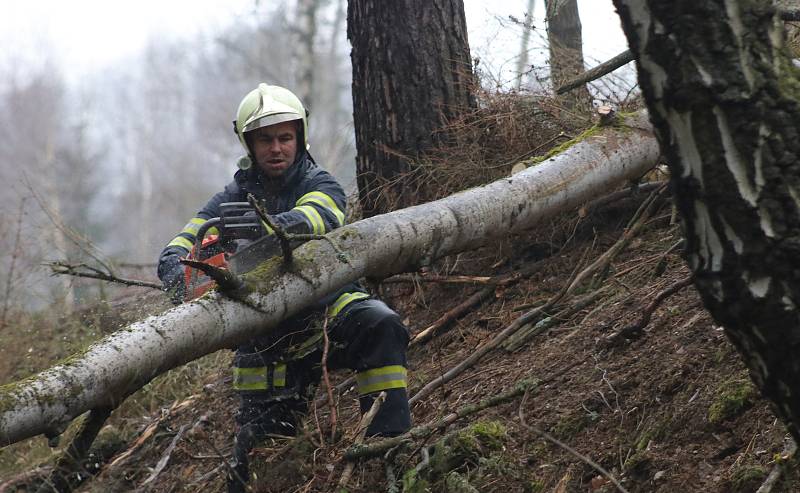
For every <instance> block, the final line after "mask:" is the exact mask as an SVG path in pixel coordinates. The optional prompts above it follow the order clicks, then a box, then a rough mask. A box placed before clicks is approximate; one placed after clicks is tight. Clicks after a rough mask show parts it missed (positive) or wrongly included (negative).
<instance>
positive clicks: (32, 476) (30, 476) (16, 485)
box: [0, 466, 53, 493]
mask: <svg viewBox="0 0 800 493" xmlns="http://www.w3.org/2000/svg"><path fill="white" fill-rule="evenodd" d="M52 471H53V466H40V467H37V468H36V469H33V470H31V471H25V472H22V473H20V474H18V475H16V476H14V477H11V478H8V479H5V480H4V482H3V483H0V493H16V492H17V491H28V490H30V486H32V485H31V483H33V482H36V481H45V482H46V480H47V478H48V477H49V476H50V474H51V473H52ZM12 488H13V489H12ZM23 488H24V489H23Z"/></svg>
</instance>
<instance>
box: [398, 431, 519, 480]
mask: <svg viewBox="0 0 800 493" xmlns="http://www.w3.org/2000/svg"><path fill="white" fill-rule="evenodd" d="M507 439H508V430H507V428H506V427H505V425H503V424H502V423H501V422H499V421H478V422H476V423H474V424H472V425H470V426H468V427H467V428H464V429H462V430H459V431H457V432H455V433H451V434H449V435H447V436H445V437H443V438H442V439H440V440H439V441H437V442H436V443H435V444H434V446H433V452H432V454H431V459H430V463H429V464H428V465H427V467H422V468H414V469H411V470H409V471H406V473H405V474H404V475H403V480H402V483H403V491H404V492H406V493H422V492H426V491H442V490H443V489H444V488H445V486H446V488H448V489H447V490H446V491H459V492H472V491H477V490H475V489H474V487H473V486H472V484H470V483H471V482H474V481H473V480H474V479H480V478H481V477H482V475H484V474H487V473H493V472H494V473H496V472H498V471H506V470H507V465H506V462H505V461H504V460H503V459H502V457H500V456H499V452H501V451H502V450H503V446H504V443H505V441H506V440H507ZM467 471H469V472H467ZM454 473H456V474H455V475H454ZM470 488H472V489H470Z"/></svg>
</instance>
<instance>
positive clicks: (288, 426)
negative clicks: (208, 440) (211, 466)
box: [227, 396, 307, 493]
mask: <svg viewBox="0 0 800 493" xmlns="http://www.w3.org/2000/svg"><path fill="white" fill-rule="evenodd" d="M241 397H242V398H241V401H240V407H239V412H238V414H237V416H236V421H237V423H238V428H239V431H238V432H237V433H236V441H235V442H234V446H233V463H232V464H231V467H230V468H229V470H228V476H227V482H228V493H244V492H245V491H247V488H246V485H247V483H248V482H249V481H250V467H249V464H250V460H249V455H250V452H251V451H252V450H253V447H255V446H257V445H261V444H263V443H264V441H265V440H267V439H268V438H276V437H280V436H294V435H296V434H297V427H296V423H297V415H298V414H302V413H304V412H305V409H306V407H307V404H306V402H305V401H304V400H300V399H296V398H290V399H285V400H276V399H274V398H269V399H264V398H261V397H251V396H241Z"/></svg>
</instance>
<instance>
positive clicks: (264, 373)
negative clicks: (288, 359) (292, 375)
mask: <svg viewBox="0 0 800 493" xmlns="http://www.w3.org/2000/svg"><path fill="white" fill-rule="evenodd" d="M270 377H272V378H271V380H272V382H271V385H270ZM285 386H286V363H277V364H275V365H269V366H257V367H254V368H239V367H233V388H234V390H239V391H257V390H269V389H271V388H281V387H285Z"/></svg>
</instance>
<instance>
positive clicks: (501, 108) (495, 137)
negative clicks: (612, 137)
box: [373, 91, 594, 210]
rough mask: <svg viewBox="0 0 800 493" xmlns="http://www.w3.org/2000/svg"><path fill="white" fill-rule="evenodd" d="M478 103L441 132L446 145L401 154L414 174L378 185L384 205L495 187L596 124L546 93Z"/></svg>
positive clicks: (483, 98) (502, 95)
mask: <svg viewBox="0 0 800 493" xmlns="http://www.w3.org/2000/svg"><path fill="white" fill-rule="evenodd" d="M476 99H477V102H478V105H477V108H475V109H473V110H470V111H468V112H466V113H464V114H463V115H462V116H460V117H459V118H458V119H457V120H454V121H450V122H448V123H447V124H446V125H445V126H444V127H443V128H442V129H441V130H440V131H439V134H440V135H439V137H440V138H439V139H438V140H439V141H442V142H443V144H441V145H440V146H439V147H437V148H434V149H432V150H430V151H428V152H426V153H425V154H424V155H423V156H421V157H419V158H413V157H412V156H406V155H402V156H400V157H402V158H405V159H407V160H408V161H409V162H410V163H411V164H410V166H409V168H411V169H412V171H410V172H408V173H406V174H403V175H398V176H396V177H394V178H393V179H391V180H383V182H382V183H380V185H378V186H377V187H375V189H374V192H373V193H374V194H375V195H376V197H377V201H378V202H380V203H385V204H389V208H390V210H393V209H395V208H397V207H398V206H400V205H402V204H409V203H411V204H418V203H424V202H429V201H432V200H437V199H440V198H443V197H446V196H448V195H451V194H453V193H455V192H458V191H461V190H465V189H468V188H472V187H475V186H480V185H484V184H486V183H490V182H492V181H494V180H497V179H499V178H502V177H504V176H508V175H509V174H510V173H511V169H512V168H513V167H514V165H515V164H517V163H519V162H521V161H525V160H529V159H531V158H535V157H537V156H540V155H543V154H545V153H546V152H547V151H548V150H549V149H551V148H553V147H555V146H558V145H560V144H563V143H564V142H567V141H569V140H571V139H573V138H575V137H576V136H578V135H580V133H581V132H582V131H584V130H586V129H587V128H589V127H591V126H592V124H593V123H594V122H593V117H592V116H591V115H587V114H580V113H575V112H571V111H570V110H568V109H566V108H565V107H564V106H563V105H562V104H561V103H560V102H559V100H558V99H556V98H554V97H550V96H546V95H541V94H536V95H533V94H524V93H517V92H495V93H489V92H486V91H481V92H479V93H478V94H477V97H476ZM376 179H379V178H376ZM409 197H411V198H413V201H411V202H409V200H408V199H409Z"/></svg>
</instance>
